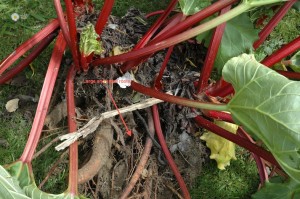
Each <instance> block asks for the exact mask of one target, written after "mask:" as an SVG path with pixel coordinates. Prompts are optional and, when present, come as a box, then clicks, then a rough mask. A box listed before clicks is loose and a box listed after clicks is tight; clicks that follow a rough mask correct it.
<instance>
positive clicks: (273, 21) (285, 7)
mask: <svg viewBox="0 0 300 199" xmlns="http://www.w3.org/2000/svg"><path fill="white" fill-rule="evenodd" d="M296 2H297V0H290V1H288V2H286V3H285V4H284V5H283V6H282V7H281V8H280V9H279V10H278V12H277V13H276V14H275V15H274V16H273V17H272V19H271V20H270V21H269V23H268V24H267V25H266V26H265V27H264V28H263V29H262V30H261V31H260V33H259V34H258V35H259V39H258V40H257V41H255V42H254V44H253V48H254V49H257V48H258V47H259V46H260V45H261V44H262V43H263V42H264V41H265V40H266V38H267V37H268V36H269V35H270V33H271V32H272V31H273V29H274V28H275V27H276V25H277V24H278V23H279V22H280V21H281V19H282V18H283V17H284V15H285V14H286V13H287V12H288V11H289V9H290V8H291V7H292V6H293V5H294V4H295V3H296Z"/></svg>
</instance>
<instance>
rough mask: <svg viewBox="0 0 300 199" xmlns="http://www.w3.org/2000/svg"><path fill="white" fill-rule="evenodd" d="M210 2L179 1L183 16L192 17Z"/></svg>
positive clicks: (206, 0) (196, 0) (199, 0)
mask: <svg viewBox="0 0 300 199" xmlns="http://www.w3.org/2000/svg"><path fill="white" fill-rule="evenodd" d="M210 3H211V1H210V0H179V5H180V8H181V11H182V12H183V14H184V15H186V16H188V15H193V14H195V13H196V12H198V11H200V10H202V9H203V8H205V7H207V6H208V5H210Z"/></svg>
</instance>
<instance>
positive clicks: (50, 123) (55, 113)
mask: <svg viewBox="0 0 300 199" xmlns="http://www.w3.org/2000/svg"><path fill="white" fill-rule="evenodd" d="M65 117H67V103H66V101H63V102H60V103H59V104H57V105H56V106H55V107H54V108H53V110H52V111H51V112H50V114H48V115H47V117H46V119H45V123H44V124H45V125H46V126H47V127H48V128H49V129H54V128H56V126H57V124H58V123H59V122H60V121H62V120H63V119H64V118H65Z"/></svg>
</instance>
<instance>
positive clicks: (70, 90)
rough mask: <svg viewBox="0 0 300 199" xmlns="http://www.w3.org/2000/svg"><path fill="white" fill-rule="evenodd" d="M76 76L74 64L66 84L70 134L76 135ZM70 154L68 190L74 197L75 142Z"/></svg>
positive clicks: (75, 185)
mask: <svg viewBox="0 0 300 199" xmlns="http://www.w3.org/2000/svg"><path fill="white" fill-rule="evenodd" d="M75 75H76V70H75V67H74V65H73V64H72V65H71V67H70V69H69V72H68V76H67V84H66V92H67V110H68V126H69V133H74V132H75V131H76V130H77V124H76V114H75V99H74V77H75ZM69 150H70V153H69V162H70V165H69V187H68V190H69V191H70V193H71V194H72V195H73V196H76V195H77V186H78V183H77V182H78V143H77V141H75V142H74V143H73V144H71V145H70V148H69Z"/></svg>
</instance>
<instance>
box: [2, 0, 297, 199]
mask: <svg viewBox="0 0 300 199" xmlns="http://www.w3.org/2000/svg"><path fill="white" fill-rule="evenodd" d="M208 2H209V1H205V2H203V1H197V0H192V1H191V0H180V1H179V3H180V7H181V9H182V12H183V13H182V14H181V13H180V14H177V15H174V16H172V17H170V18H168V16H169V15H170V13H171V12H172V10H173V9H174V8H175V7H176V4H177V3H178V1H177V0H172V1H171V2H170V4H169V6H168V8H167V9H166V10H164V11H162V13H161V12H159V13H161V16H160V17H159V18H158V19H157V21H156V22H155V23H154V25H153V26H152V27H151V28H150V29H149V30H148V32H147V33H146V34H145V36H144V37H142V38H141V39H140V41H139V42H138V44H137V45H136V46H135V47H134V48H133V50H131V51H130V52H126V53H123V54H120V55H114V56H108V57H104V58H103V56H101V57H100V56H97V55H99V54H101V53H102V52H103V51H102V46H101V34H102V32H103V28H104V27H105V25H106V22H107V20H108V17H109V14H110V12H111V10H112V7H113V3H114V1H111V0H106V1H105V3H104V6H103V9H102V11H101V13H100V15H99V17H98V19H97V22H96V25H95V27H94V26H93V25H92V24H87V25H86V26H85V28H84V29H83V30H82V31H81V32H80V31H78V30H77V27H76V20H77V17H78V16H82V15H84V14H85V13H86V12H87V13H91V12H93V9H94V5H93V4H92V1H90V0H74V1H71V0H65V6H66V10H65V13H64V12H63V8H62V6H61V4H60V1H59V0H54V5H55V8H56V12H57V19H54V20H53V21H51V22H50V23H49V25H48V26H46V27H45V28H44V29H43V30H41V31H40V32H39V33H37V34H36V35H34V36H33V37H32V38H31V39H29V40H28V41H26V42H25V43H23V44H22V45H21V46H20V47H18V48H17V49H16V50H15V51H14V52H13V53H11V54H10V55H8V56H7V57H6V58H5V59H4V60H3V61H1V62H0V84H4V83H5V82H7V81H8V80H9V79H11V78H12V77H14V76H15V75H16V74H18V73H19V72H20V71H22V70H23V69H24V68H25V67H26V66H28V64H29V63H31V62H32V61H33V60H34V59H35V58H36V57H37V56H38V55H39V54H40V53H41V52H42V51H43V49H45V48H46V47H47V46H48V45H49V44H50V42H51V41H52V40H53V39H54V38H55V37H57V39H56V43H55V47H54V50H53V54H52V56H51V60H50V63H49V66H48V71H47V74H46V77H45V81H44V84H43V89H42V92H41V95H40V101H39V104H38V107H37V111H36V116H35V119H34V122H33V124H32V129H31V132H30V134H29V137H28V141H27V143H26V146H25V148H24V152H23V154H22V156H21V157H20V158H19V159H18V160H17V161H16V162H14V163H12V164H10V165H6V166H5V167H4V168H5V169H6V171H8V172H9V173H8V172H6V171H5V170H3V168H2V167H0V174H1V175H0V183H1V184H3V185H4V186H1V187H0V196H1V197H5V198H15V195H18V196H20V198H28V197H31V198H80V197H81V196H80V194H79V193H78V190H77V187H78V148H77V147H78V146H77V142H76V141H75V140H73V141H74V143H73V144H72V145H71V146H70V152H69V154H70V158H69V160H70V163H69V164H70V168H69V181H68V185H69V186H68V189H67V191H66V192H64V193H62V194H58V195H53V194H48V193H44V192H42V191H41V190H39V189H38V188H37V186H36V184H35V181H34V176H33V172H32V166H31V162H32V159H33V154H34V152H35V150H36V147H37V144H38V142H39V139H40V137H41V133H42V129H43V124H44V121H45V117H46V114H47V111H48V107H49V102H50V98H51V95H52V92H53V89H54V85H55V81H56V79H57V75H58V70H59V67H60V66H61V60H62V57H63V55H64V52H65V50H66V49H67V47H68V48H69V49H70V52H71V54H72V59H73V62H72V64H71V65H70V66H69V73H68V75H67V78H66V96H67V107H68V126H69V133H74V132H76V130H77V123H76V113H75V100H74V81H73V80H74V77H75V76H76V74H78V73H82V72H87V71H88V70H89V68H91V67H102V65H105V64H115V63H121V66H120V65H116V67H119V69H120V71H121V72H123V73H125V72H127V71H128V70H132V69H135V68H134V67H136V66H139V64H140V63H141V62H143V61H145V60H147V58H148V57H150V56H152V55H153V53H156V52H157V51H159V50H163V49H165V48H168V51H167V54H166V57H165V60H164V62H163V64H162V67H161V69H160V71H159V74H158V75H157V77H156V78H155V79H153V81H154V82H155V83H154V88H149V87H145V86H143V85H141V84H140V83H138V82H135V81H132V82H131V84H130V85H131V88H132V89H133V90H135V91H137V92H140V93H143V94H145V95H148V96H152V97H155V98H159V99H161V100H164V101H166V102H170V103H175V104H179V105H182V106H186V107H191V108H193V109H199V110H201V111H202V114H199V115H197V116H196V117H195V118H194V120H195V121H196V123H197V124H198V125H199V126H202V127H203V128H205V129H207V130H209V131H211V132H212V133H215V134H217V135H218V136H221V137H223V138H225V139H227V140H229V141H231V142H233V143H235V144H238V145H240V146H242V147H244V148H246V149H248V150H249V151H250V152H251V153H252V154H253V157H254V159H255V160H256V163H257V166H258V171H259V175H260V179H261V182H262V184H264V183H265V186H264V187H263V189H262V190H261V192H259V193H257V194H256V195H254V197H257V198H263V197H265V196H267V195H268V191H269V190H274V189H277V187H278V189H277V190H276V191H278V192H280V194H278V195H279V196H280V197H282V198H292V197H294V196H297V194H299V193H298V189H299V182H300V161H299V160H300V157H299V149H300V148H299V146H300V143H299V142H300V136H299V132H300V129H299V127H300V125H299V122H298V121H297V118H298V116H299V114H300V103H299V93H300V90H299V85H298V84H299V83H298V82H296V81H292V80H289V79H288V78H286V77H284V76H282V75H281V74H278V73H277V72H276V71H274V70H271V69H269V68H268V67H271V66H272V65H274V64H276V63H278V62H280V61H281V60H282V59H283V58H285V57H287V56H288V55H290V54H292V53H294V52H295V51H297V50H299V49H300V38H299V37H298V38H296V39H295V40H293V41H292V42H290V43H289V44H287V45H285V46H283V47H282V48H281V49H279V50H278V51H276V52H274V53H273V54H271V55H270V56H268V57H266V58H265V59H264V60H262V62H261V63H259V62H257V61H256V60H255V58H254V56H253V55H248V54H242V55H239V54H241V53H245V52H247V51H252V50H253V52H254V53H255V49H256V47H257V46H259V45H260V44H261V43H262V42H263V41H264V40H265V38H266V37H267V36H268V35H269V34H270V32H271V31H272V30H273V28H274V27H275V26H276V24H277V23H278V22H279V21H280V19H282V17H283V15H284V14H285V13H286V12H287V10H288V9H289V8H291V6H292V5H293V4H294V3H295V2H296V1H295V0H291V1H288V2H285V1H284V0H243V1H241V2H240V3H239V4H238V5H236V6H235V5H234V3H236V2H237V0H222V1H217V2H215V3H213V4H211V5H209V6H207V7H205V8H204V5H203V4H204V3H205V4H206V3H207V5H208ZM281 2H285V3H284V4H283V5H282V7H281V9H279V11H278V12H277V14H275V15H274V18H272V19H271V20H270V22H269V23H268V24H267V25H266V27H265V28H264V29H263V30H261V31H260V33H259V34H258V37H257V32H256V31H255V30H254V29H253V27H251V23H250V20H249V17H248V16H247V14H246V12H247V11H249V10H251V9H255V8H256V7H258V6H263V5H269V4H274V3H281ZM280 5H281V4H280ZM218 11H219V15H218V16H217V17H212V16H213V15H214V14H215V13H216V12H218ZM208 17H212V19H210V20H207V21H206V22H204V23H201V24H200V25H197V24H199V22H201V21H202V20H204V19H207V18H208ZM235 17H238V18H235ZM164 22H165V23H164ZM225 23H227V24H225ZM214 28H216V29H214ZM212 29H214V33H212V36H211V37H210V43H209V45H207V46H208V50H207V51H208V52H207V57H206V59H205V63H204V65H203V68H202V70H201V75H200V78H199V81H197V82H195V85H196V86H198V89H197V92H196V93H194V97H195V98H196V99H190V98H189V99H187V98H183V97H177V96H174V95H169V94H166V93H164V92H162V90H163V84H162V83H161V82H162V81H161V80H162V77H163V73H164V71H165V70H167V63H168V61H169V59H170V57H171V54H172V51H173V49H174V48H175V47H176V45H177V44H179V43H181V42H184V41H186V40H189V39H193V38H194V37H196V36H198V35H199V34H201V33H204V32H206V31H209V30H212ZM245 29H247V31H245ZM249 30H250V31H249ZM78 33H81V34H78ZM222 36H223V38H222ZM207 41H208V39H207ZM253 43H254V45H253V49H252V44H253ZM35 46H36V48H34V49H33V50H32V51H31V52H30V53H29V55H28V56H27V57H26V58H25V59H24V60H21V61H20V62H19V63H18V64H17V65H16V66H15V67H13V68H12V69H10V66H11V65H12V64H13V63H14V62H15V61H16V60H18V59H19V58H20V57H21V56H22V55H24V54H25V53H26V52H27V51H29V50H30V49H32V48H33V47H35ZM218 51H219V54H218V55H217V53H218ZM234 56H236V57H234ZM296 57H297V55H295V56H294V57H293V58H292V61H293V64H295V63H297V61H295V59H296ZM297 59H298V58H297ZM213 65H217V66H218V68H219V70H220V71H221V70H222V79H221V80H219V81H218V82H217V83H216V84H214V85H208V79H209V77H210V76H211V71H212V67H213ZM7 70H8V72H6V71H7ZM280 73H282V74H283V75H285V76H287V77H293V79H300V75H299V74H297V73H294V72H291V71H285V72H280ZM194 90H195V89H194ZM203 96H206V97H207V98H208V99H214V100H215V101H213V102H203V101H201V99H205V98H203ZM215 96H220V97H225V96H227V98H224V99H222V100H221V101H220V102H219V101H218V102H216V101H217V100H216V99H218V98H215ZM112 99H113V98H112ZM198 99H200V100H198ZM114 105H115V107H117V105H116V104H115V102H114ZM213 111H214V112H213ZM224 111H226V112H224ZM149 112H150V111H149ZM228 112H229V113H228ZM148 115H151V114H150V113H149V114H148ZM204 115H205V116H204ZM151 117H152V123H153V126H154V127H153V128H152V129H155V131H156V135H157V137H158V140H159V142H160V145H161V149H162V151H163V152H164V154H165V157H166V159H167V161H168V163H169V166H170V167H171V169H172V171H173V172H174V176H175V178H176V179H177V181H178V185H179V186H180V188H181V191H182V195H183V197H184V198H190V194H189V191H188V189H187V186H186V185H185V183H184V181H183V178H182V176H181V174H180V172H179V170H178V168H177V166H176V164H175V163H174V160H173V158H172V156H171V154H170V152H169V150H168V146H167V144H166V141H165V139H164V135H163V133H162V129H161V124H160V116H159V111H158V106H156V105H154V106H153V107H152V115H151ZM208 118H209V119H208ZM213 119H214V120H215V119H217V120H224V121H226V122H231V123H236V124H237V125H239V126H240V127H239V128H237V134H234V133H230V132H228V129H226V127H224V126H222V125H216V124H215V123H213V122H211V121H210V120H213ZM216 123H218V122H216ZM251 136H252V137H253V138H254V139H252V138H251ZM205 137H207V136H204V137H202V138H204V139H206V138H205ZM209 137H210V138H209V139H206V140H210V141H212V142H213V141H215V140H216V139H219V138H216V137H215V136H209ZM223 138H222V139H223ZM255 140H259V141H262V142H263V144H264V145H265V147H266V148H267V150H266V149H265V148H263V147H260V146H258V145H257V144H256V143H255ZM223 141H224V140H222V142H219V143H226V142H223ZM149 142H151V141H150V140H149ZM147 143H148V141H147ZM219 145H220V144H219ZM149 146H151V145H149ZM217 147H219V146H217V145H216V146H215V149H216V148H217ZM225 148H226V147H225ZM228 148H229V149H230V151H231V156H230V157H229V158H228V157H226V156H225V157H226V158H225V160H224V159H222V158H223V157H224V156H219V158H220V159H219V162H220V164H219V166H220V168H223V166H225V165H228V163H229V162H228V161H229V159H230V158H234V153H233V152H234V151H233V150H232V149H233V147H232V145H230V146H229V147H227V148H226V149H227V150H228ZM215 149H214V150H212V153H213V154H212V156H215V157H216V156H217V155H216V153H215V152H216V151H218V150H217V149H216V150H215ZM148 150H149V149H148ZM149 151H150V150H149ZM223 152H224V151H221V152H220V151H218V153H219V154H222V155H223V154H224V153H223ZM148 155H149V154H148ZM147 157H148V156H147ZM144 159H147V158H146V157H144ZM262 159H264V160H265V161H266V162H268V163H269V164H271V165H273V166H275V167H276V168H277V170H275V172H276V171H277V172H278V173H279V174H283V175H288V176H289V178H290V179H289V181H288V182H287V183H286V184H280V185H279V184H272V183H271V182H269V181H268V174H267V172H266V165H265V161H262ZM137 173H138V174H137V175H140V173H139V172H138V171H137ZM95 175H96V174H95ZM7 178H9V179H11V180H9V179H7ZM133 181H134V180H133ZM135 183H136V181H135ZM133 186H134V185H130V186H128V188H126V189H125V190H124V193H123V194H122V197H121V198H126V197H127V196H128V194H129V193H130V190H132V187H133ZM291 192H292V193H293V194H291ZM24 194H25V195H24ZM272 196H273V195H272Z"/></svg>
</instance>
